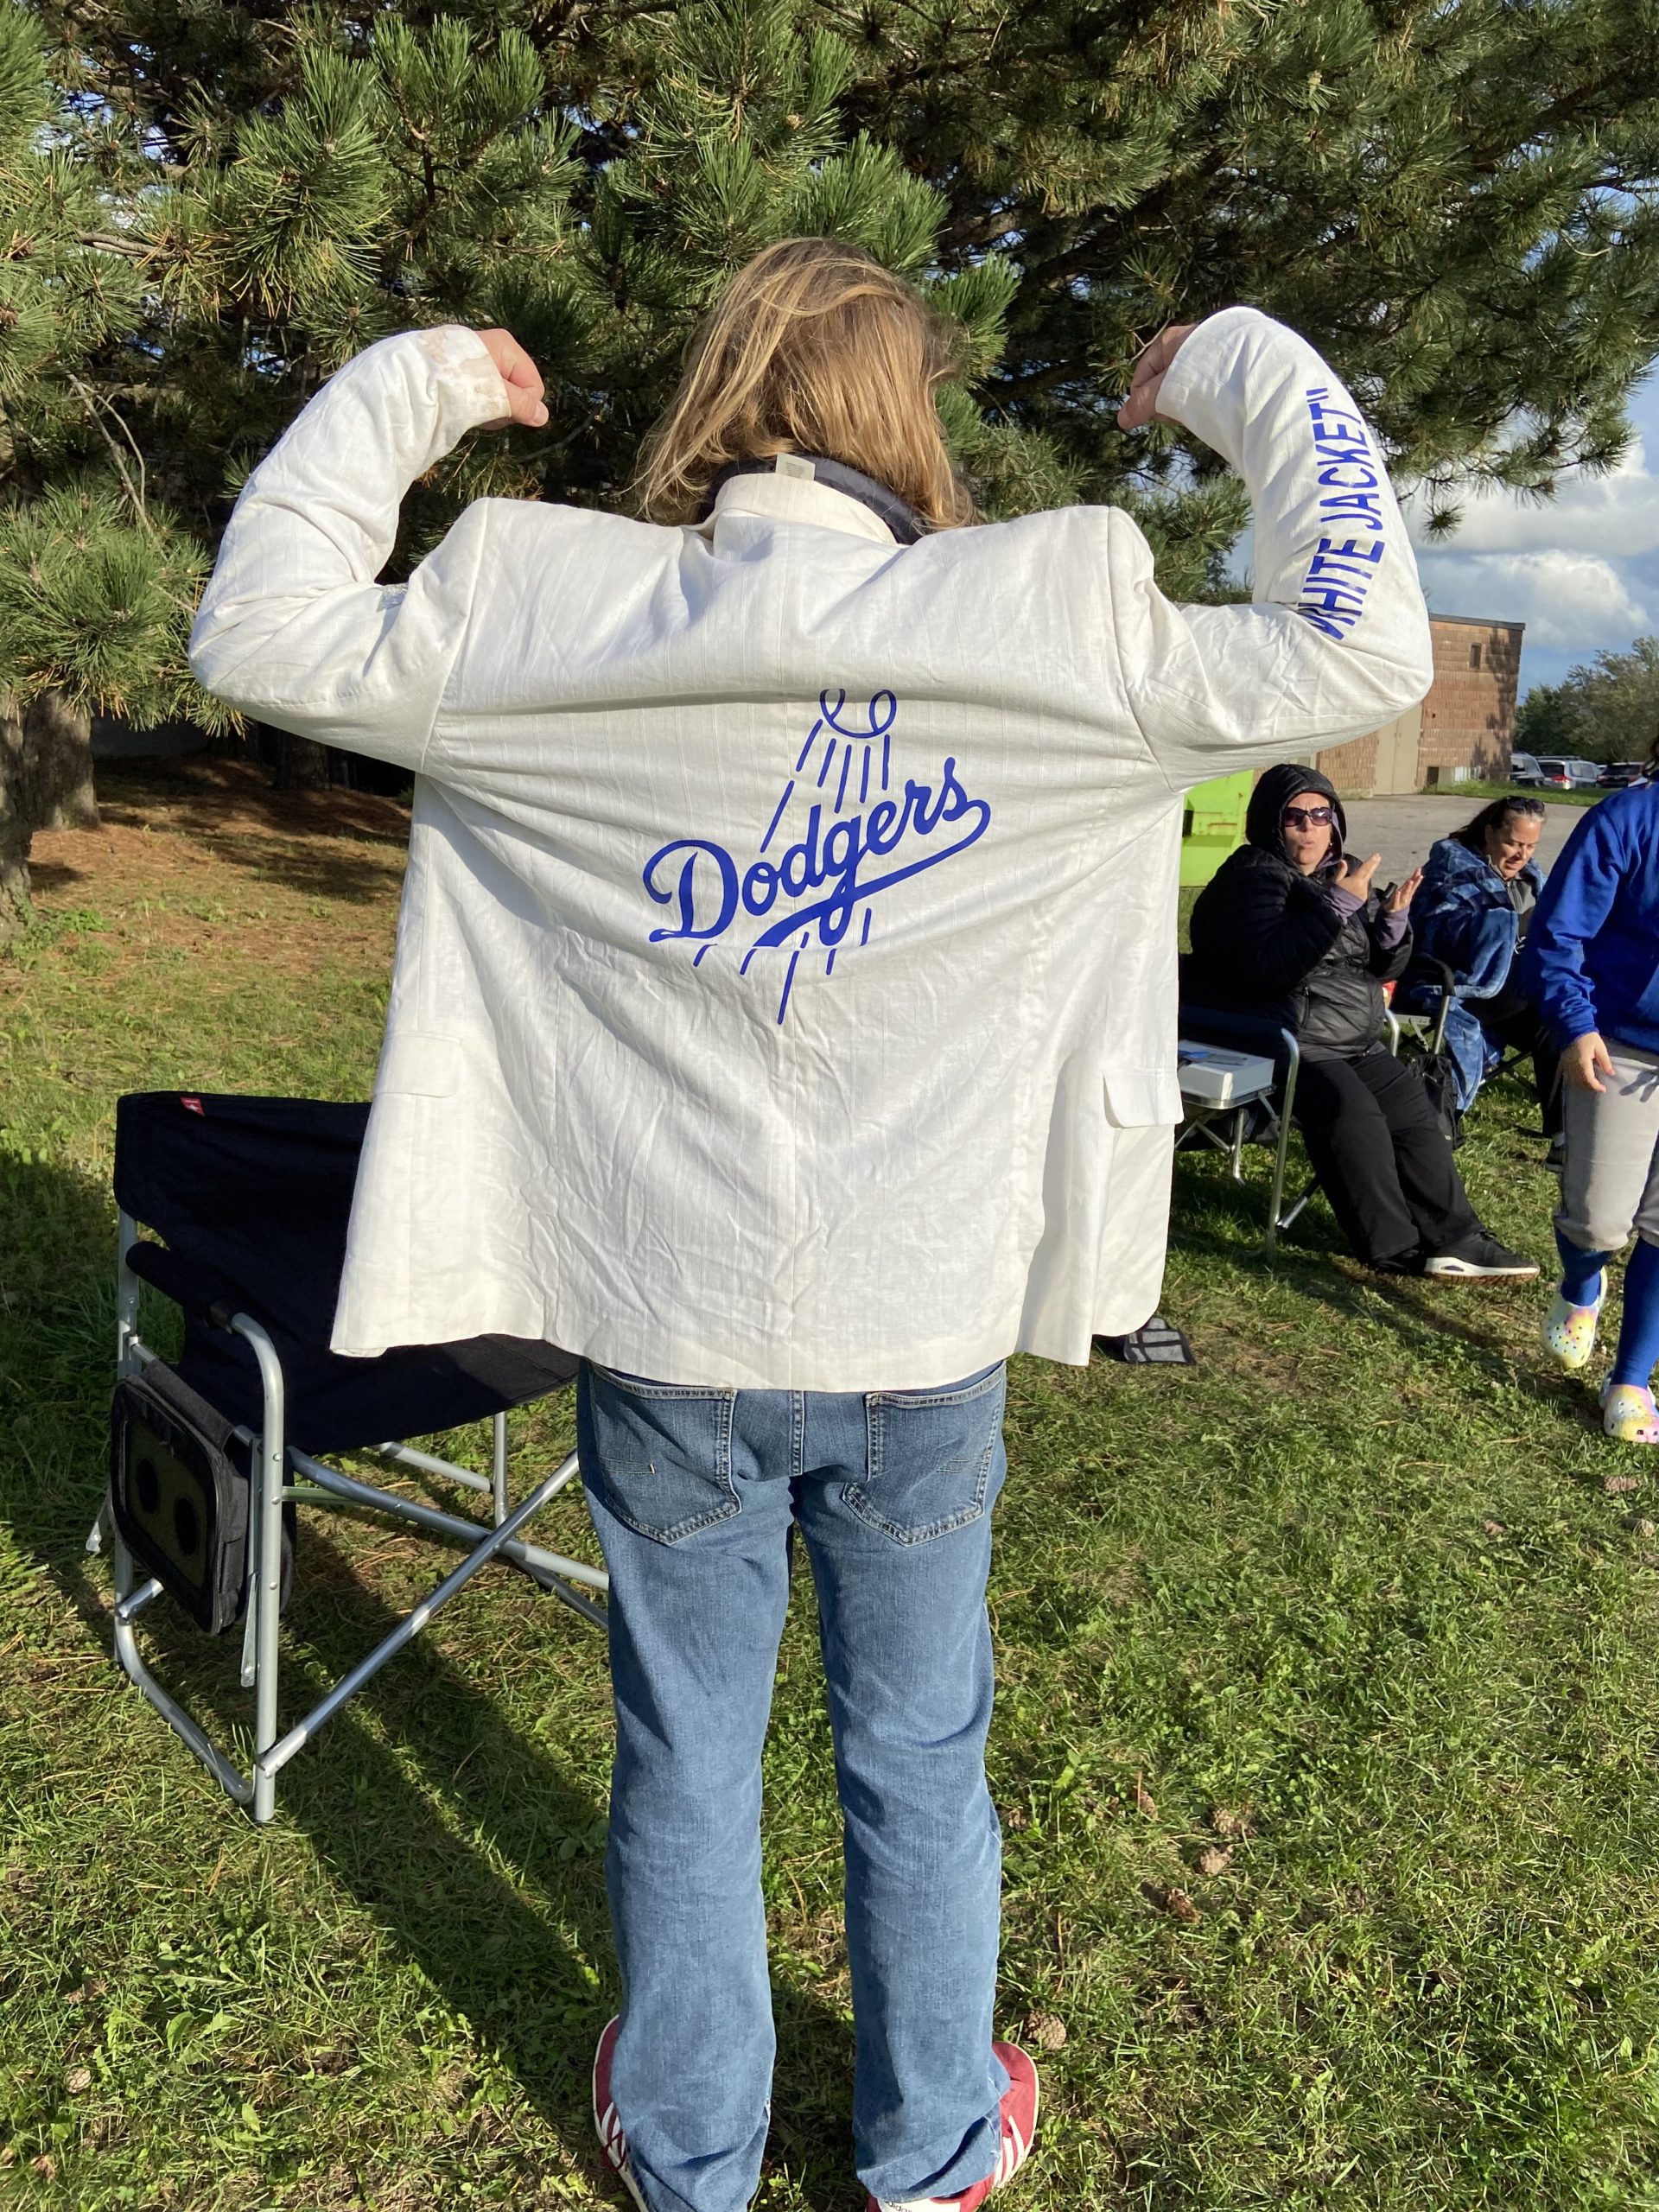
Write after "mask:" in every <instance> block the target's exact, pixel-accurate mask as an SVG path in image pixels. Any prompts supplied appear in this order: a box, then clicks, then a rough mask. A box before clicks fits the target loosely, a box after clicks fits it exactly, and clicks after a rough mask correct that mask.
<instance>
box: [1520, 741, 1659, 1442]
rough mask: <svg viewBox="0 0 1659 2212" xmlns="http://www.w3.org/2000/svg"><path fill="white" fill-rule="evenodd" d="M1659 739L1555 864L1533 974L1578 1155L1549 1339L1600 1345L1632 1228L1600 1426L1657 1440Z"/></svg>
mask: <svg viewBox="0 0 1659 2212" xmlns="http://www.w3.org/2000/svg"><path fill="white" fill-rule="evenodd" d="M1656 776H1659V739H1656V741H1655V743H1654V748H1653V766H1652V770H1651V772H1650V773H1649V779H1648V780H1647V781H1645V782H1643V783H1639V784H1632V785H1630V786H1629V787H1628V788H1627V789H1626V790H1624V791H1616V792H1612V793H1611V794H1610V795H1609V796H1608V797H1607V798H1605V799H1603V800H1602V801H1601V802H1600V804H1599V805H1597V806H1593V807H1591V808H1589V809H1587V810H1586V813H1585V817H1584V819H1583V820H1582V821H1581V822H1580V823H1579V825H1578V827H1577V829H1574V831H1573V835H1572V836H1571V837H1570V838H1569V839H1568V840H1567V849H1566V850H1565V851H1564V852H1563V853H1562V855H1561V857H1560V860H1559V861H1556V863H1555V866H1554V868H1553V869H1552V870H1551V871H1550V877H1549V880H1548V883H1547V884H1546V885H1545V887H1544V891H1543V896H1542V897H1541V899H1539V901H1538V910H1537V913H1536V915H1535V918H1534V920H1533V925H1532V927H1531V929H1530V930H1529V931H1528V934H1527V944H1526V951H1525V954H1524V956H1523V959H1522V983H1523V986H1524V987H1525V988H1526V989H1527V990H1528V991H1529V993H1530V994H1531V995H1532V996H1533V997H1534V999H1535V1003H1536V1004H1537V1006H1538V1008H1539V1011H1540V1012H1541V1014H1542V1015H1543V1017H1544V1020H1546V1022H1547V1023H1548V1026H1549V1029H1550V1033H1551V1034H1552V1036H1553V1038H1554V1041H1555V1043H1556V1044H1557V1045H1558V1046H1560V1053H1561V1072H1562V1076H1563V1077H1564V1088H1563V1092H1562V1105H1563V1109H1564V1114H1565V1120H1566V1139H1567V1159H1566V1164H1565V1167H1564V1170H1563V1173H1562V1176H1561V1203H1560V1209H1559V1211H1557V1213H1556V1216H1555V1242H1556V1244H1557V1247H1558V1248H1559V1249H1560V1255H1561V1280H1560V1287H1559V1288H1558V1289H1557V1291H1556V1294H1555V1297H1554V1303H1553V1304H1552V1305H1551V1306H1550V1309H1549V1312H1548V1314H1547V1315H1546V1316H1545V1319H1544V1342H1545V1344H1546V1345H1547V1346H1548V1349H1549V1351H1551V1352H1553V1353H1554V1356H1555V1357H1556V1358H1557V1359H1559V1360H1560V1363H1561V1364H1562V1365H1563V1366H1564V1367H1569V1368H1578V1367H1582V1366H1584V1365H1585V1363H1586V1361H1587V1360H1588V1359H1589V1357H1590V1355H1591V1353H1592V1351H1593V1349H1594V1347H1595V1340H1596V1323H1597V1319H1598V1317H1599V1313H1600V1311H1601V1302H1602V1300H1603V1298H1604V1296H1605V1293H1606V1287H1607V1266H1608V1263H1609V1262H1610V1261H1611V1259H1612V1257H1613V1255H1615V1254H1616V1253H1617V1252H1618V1251H1621V1250H1622V1249H1624V1244H1625V1243H1626V1242H1627V1240H1628V1239H1629V1237H1630V1232H1631V1230H1635V1232H1636V1238H1637V1243H1636V1249H1635V1251H1634V1252H1633V1253H1632V1254H1631V1255H1630V1263H1629V1265H1628V1266H1627V1267H1626V1268H1625V1270H1624V1325H1623V1326H1622V1327H1621V1329H1620V1331H1619V1336H1618V1351H1617V1352H1616V1353H1615V1354H1614V1357H1613V1369H1612V1373H1611V1376H1609V1377H1608V1379H1607V1382H1606V1383H1605V1385H1604V1386H1603V1389H1602V1393H1601V1404H1602V1425H1603V1427H1605V1429H1606V1432H1607V1433H1608V1434H1609V1435H1610V1436H1616V1437H1618V1438H1620V1439H1621V1440H1623V1441H1624V1442H1625V1443H1627V1444H1659V1413H1656V1411H1655V1408H1654V1400H1653V1370H1654V1367H1655V1364H1656V1363H1659V781H1656V780H1655V777H1656Z"/></svg>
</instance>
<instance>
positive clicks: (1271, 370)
mask: <svg viewBox="0 0 1659 2212" xmlns="http://www.w3.org/2000/svg"><path fill="white" fill-rule="evenodd" d="M1173 335H1179V345H1178V346H1176V348H1175V349H1173V354H1172V356H1171V358H1170V359H1168V360H1167V362H1166V363H1165V362H1162V361H1160V359H1158V357H1157V355H1156V354H1155V353H1154V354H1153V355H1152V356H1151V367H1152V373H1151V374H1150V375H1147V374H1145V373H1144V372H1143V373H1141V375H1140V376H1139V378H1138V382H1137V387H1136V390H1135V391H1134V392H1132V393H1131V396H1130V399H1129V401H1128V403H1127V404H1126V406H1125V408H1124V410H1123V414H1122V417H1121V419H1122V421H1123V422H1124V423H1126V424H1127V425H1128V426H1130V427H1133V426H1134V424H1135V422H1137V421H1145V420H1147V418H1148V417H1149V416H1150V415H1151V413H1152V412H1153V410H1154V407H1155V410H1156V412H1157V413H1158V414H1159V415H1160V416H1164V417H1166V418H1167V419H1168V420H1170V421H1172V422H1176V423H1183V424H1184V425H1185V427H1186V428H1187V429H1190V430H1192V431H1194V432H1195V433H1196V434H1197V435H1198V436H1199V437H1201V438H1202V439H1203V440H1204V441H1205V443H1206V444H1207V445H1209V446H1211V447H1213V448H1214V449H1215V450H1216V451H1217V453H1219V454H1221V455H1222V457H1223V458H1224V460H1226V461H1230V463H1231V464H1232V466H1233V467H1235V468H1236V470H1237V471H1238V473H1239V474H1240V475H1241V476H1242V477H1243V480H1244V482H1245V484H1246V485H1247V486H1248V487H1249V493H1250V498H1251V501H1252V503H1253V506H1254V510H1255V582H1256V592H1257V597H1256V599H1255V601H1254V602H1253V603H1252V604H1250V605H1248V606H1238V607H1178V606H1176V605H1175V604H1174V603H1173V601H1170V600H1168V599H1166V598H1165V596H1164V594H1162V593H1161V592H1160V590H1159V588H1158V587H1157V585H1156V584H1155V583H1154V581H1153V574H1152V557H1151V555H1150V553H1149V552H1148V551H1147V549H1146V547H1145V546H1144V544H1143V543H1140V541H1139V533H1138V532H1137V533H1135V537H1136V541H1137V545H1138V548H1139V556H1140V557H1139V559H1138V562H1137V563H1136V564H1135V571H1134V573H1133V574H1132V576H1131V579H1130V582H1131V587H1132V588H1130V589H1129V590H1128V592H1127V593H1125V592H1124V591H1122V588H1121V585H1120V589H1119V592H1118V594H1116V599H1115V604H1114V609H1113V613H1114V620H1115V621H1116V628H1117V638H1118V646H1119V652H1120V655H1121V659H1122V670H1123V677H1124V683H1125V687H1126V689H1127V690H1128V697H1129V702H1130V704H1131V706H1132V708H1133V709H1134V711H1135V715H1136V718H1137V720H1138V721H1139V722H1140V725H1141V729H1142V731H1143V732H1144V733H1145V735H1146V737H1147V742H1148V744H1149V745H1150V747H1151V748H1152V751H1153V753H1154V757H1155V758H1156V759H1157V760H1158V762H1159V765H1160V766H1161V767H1162V769H1163V771H1164V773H1165V775H1166V777H1167V778H1168V779H1169V782H1170V784H1171V785H1172V787H1173V788H1174V789H1177V790H1179V789H1183V788H1185V786H1187V785H1192V784H1195V783H1199V782H1202V781H1203V780H1204V779H1206V778H1207V777H1211V776H1216V775H1222V774H1225V773H1227V772H1229V771H1230V770H1231V769H1233V768H1235V767H1238V768H1243V767H1249V766H1251V765H1253V763H1255V762H1256V761H1259V760H1268V759H1270V758H1274V757H1278V758H1284V757H1287V756H1289V757H1292V758H1294V756H1295V755H1296V754H1298V753H1306V752H1309V751H1312V750H1313V748H1314V747H1319V746H1325V745H1330V744H1334V743H1337V742H1338V741H1340V740H1342V739H1343V738H1345V737H1352V736H1357V735H1359V734H1362V733H1363V732H1365V731H1367V730H1373V729H1376V728H1379V727H1380V726H1381V725H1382V724H1383V723H1384V722H1388V721H1392V720H1393V719H1394V717H1395V715H1400V714H1403V713H1404V712H1405V711H1406V710H1407V709H1408V708H1410V707H1413V706H1414V705H1415V704H1416V703H1417V702H1418V701H1419V700H1420V699H1421V697H1422V696H1423V694H1424V693H1425V692H1426V691H1427V689H1428V686H1429V682H1430V679H1431V677H1432V676H1433V656H1432V652H1431V647H1430V641H1429V632H1428V614H1427V609H1426V607H1424V604H1423V594H1422V590H1421V586H1420V585H1419V583H1418V581H1417V564H1416V562H1415V560H1414V557H1413V555H1412V550H1411V546H1410V543H1409V542H1408V538H1407V536H1406V529H1405V524H1404V522H1403V521H1402V518H1401V514H1400V510H1399V506H1398V505H1397V504H1396V502H1395V496H1394V492H1393V489H1392V487H1391V486H1390V485H1389V479H1388V472H1387V470H1386V469H1385V467H1383V457H1382V453H1381V449H1380V448H1379V446H1378V443H1377V440H1376V435H1375V433H1374V432H1373V431H1372V430H1371V429H1370V425H1369V424H1368V423H1366V421H1365V419H1364V417H1363V416H1362V414H1361V413H1360V411H1359V409H1358V406H1357V404H1356V403H1355V402H1354V400H1353V399H1352V398H1351V397H1350V396H1349V394H1348V392H1347V391H1345V390H1344V387H1343V385H1342V384H1341V383H1340V381H1339V380H1338V378H1337V377H1336V376H1335V375H1334V374H1333V372H1332V371H1331V370H1330V369H1329V368H1327V367H1326V365H1325V363H1324V362H1323V361H1322V360H1321V359H1319V355H1318V354H1317V353H1315V352H1314V351H1313V347H1312V346H1310V345H1308V343H1307V342H1306V340H1305V339H1302V338H1299V337H1298V336H1297V335H1296V334H1295V333H1294V331H1291V330H1287V329H1286V328H1285V327H1284V326H1283V325H1282V324H1281V323H1277V322H1274V321H1272V320H1271V319H1270V318H1269V317H1268V316H1267V315H1259V314H1257V313H1256V312H1255V309H1254V308H1227V309H1225V310H1224V312H1223V313H1222V314H1220V315H1211V317H1210V318H1209V319H1208V321H1205V322H1201V323H1199V324H1198V325H1197V326H1196V327H1194V328H1192V330H1191V331H1190V332H1188V333H1185V334H1173Z"/></svg>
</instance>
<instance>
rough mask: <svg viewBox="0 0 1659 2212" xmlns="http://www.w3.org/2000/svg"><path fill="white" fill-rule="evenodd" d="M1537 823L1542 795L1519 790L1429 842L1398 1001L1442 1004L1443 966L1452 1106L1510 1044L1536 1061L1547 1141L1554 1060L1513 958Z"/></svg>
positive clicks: (1533, 901)
mask: <svg viewBox="0 0 1659 2212" xmlns="http://www.w3.org/2000/svg"><path fill="white" fill-rule="evenodd" d="M1543 826H1544V802H1543V801H1542V799H1541V798H1525V797H1522V796H1521V795H1519V794H1517V795H1516V796H1513V797H1511V798H1495V799H1494V800H1493V801H1492V803H1491V805H1490V806H1484V807H1482V809H1481V810H1480V812H1479V813H1478V815H1476V817H1475V818H1474V820H1473V821H1472V822H1465V823H1464V825H1463V827H1462V829H1454V830H1453V831H1452V834H1451V836H1449V837H1442V838H1441V839H1440V842H1438V843H1437V844H1436V845H1435V847H1434V849H1433V851H1432V852H1431V853H1430V854H1429V856H1428V859H1427V861H1426V863H1425V864H1424V868H1423V880H1422V884H1421V887H1420V888H1419V890H1418V893H1417V895H1416V897H1415V898H1414V899H1413V900H1412V902H1411V934H1412V957H1411V965H1410V967H1409V968H1408V969H1407V971H1406V975H1405V978H1404V981H1403V982H1402V986H1401V990H1400V999H1399V1003H1400V1005H1401V1006H1402V1007H1415V1008H1421V1009H1425V1010H1427V1011H1435V1010H1438V1008H1439V1006H1440V995H1441V993H1442V991H1443V990H1444V988H1445V978H1444V977H1443V976H1442V975H1441V974H1440V967H1445V968H1449V969H1451V970H1452V981H1453V987H1454V996H1453V998H1452V1003H1451V1006H1450V1007H1448V1008H1447V1010H1446V1051H1447V1052H1448V1053H1449V1054H1450V1055H1451V1058H1452V1065H1453V1066H1454V1068H1455V1069H1456V1071H1457V1101H1458V1111H1459V1113H1460V1114H1466V1113H1467V1112H1468V1110H1469V1109H1470V1107H1471V1106H1472V1105H1473V1103H1474V1102H1475V1094H1476V1093H1477V1091H1478V1090H1479V1089H1480V1086H1481V1084H1482V1082H1483V1081H1484V1078H1485V1077H1486V1076H1487V1075H1488V1074H1489V1073H1490V1072H1491V1070H1492V1069H1493V1068H1494V1067H1496V1066H1497V1063H1498V1060H1499V1059H1500V1058H1502V1056H1503V1052H1504V1050H1505V1048H1506V1047H1512V1048H1513V1049H1514V1050H1516V1051H1517V1052H1524V1053H1526V1054H1527V1055H1528V1057H1529V1058H1530V1059H1531V1061H1532V1068H1533V1082H1534V1086H1535V1089H1536V1091H1537V1094H1538V1107H1539V1111H1540V1113H1541V1115H1542V1116H1543V1123H1544V1135H1546V1136H1547V1137H1548V1138H1549V1139H1550V1140H1551V1141H1552V1143H1553V1142H1554V1140H1555V1139H1556V1138H1557V1137H1558V1136H1559V1135H1560V1127H1561V1106H1560V1097H1561V1081H1560V1059H1559V1057H1558V1055H1557V1053H1556V1052H1555V1050H1554V1046H1552V1045H1551V1043H1550V1041H1549V1038H1548V1033H1547V1032H1546V1031H1545V1030H1544V1028H1543V1027H1542V1025H1541V1023H1540V1021H1539V1019H1538V1013H1537V1009H1536V1008H1535V1006H1534V1005H1533V1003H1532V1001H1531V1000H1530V999H1529V997H1528V996H1527V994H1526V992H1525V991H1524V990H1523V989H1522V985H1521V980H1520V970H1519V968H1518V966H1517V964H1516V962H1517V955H1518V954H1519V952H1520V950H1521V946H1522V943H1523V942H1524V940H1525V938H1526V934H1527V928H1528V925H1529V922H1530V921H1531V918H1532V915H1533V912H1534V909H1535V907H1536V906H1537V904H1538V899H1539V894H1540V893H1541V891H1542V890H1543V887H1544V877H1543V871H1542V869H1541V868H1540V867H1539V866H1538V863H1537V861H1535V859H1534V858H1533V855H1534V854H1535V852H1536V851H1537V849H1538V839H1539V836H1540V835H1541V832H1542V829H1543ZM1434 963H1439V966H1436V965H1435V964H1434Z"/></svg>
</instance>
